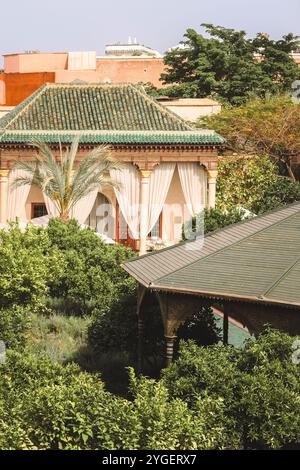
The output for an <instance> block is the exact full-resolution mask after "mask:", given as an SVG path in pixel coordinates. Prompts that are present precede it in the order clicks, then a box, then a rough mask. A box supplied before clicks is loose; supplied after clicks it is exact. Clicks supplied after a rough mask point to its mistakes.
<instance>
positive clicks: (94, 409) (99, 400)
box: [0, 353, 134, 450]
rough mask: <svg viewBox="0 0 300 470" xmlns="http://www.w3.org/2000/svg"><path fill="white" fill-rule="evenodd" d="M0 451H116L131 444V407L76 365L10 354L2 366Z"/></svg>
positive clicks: (95, 377) (0, 378) (0, 368)
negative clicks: (64, 364)
mask: <svg viewBox="0 0 300 470" xmlns="http://www.w3.org/2000/svg"><path fill="white" fill-rule="evenodd" d="M0 371H1V376H0V394H1V400H0V403H1V405H0V408H1V417H0V448H1V449H65V450H67V449H75V450H76V449H114V448H126V447H129V446H130V445H131V441H132V436H131V434H132V433H133V432H134V431H133V430H132V431H131V429H132V427H131V424H132V418H131V413H130V409H131V404H130V402H127V401H125V400H122V399H119V398H114V397H113V396H112V395H111V394H109V393H107V392H105V390H104V388H103V384H102V382H101V381H100V380H99V378H98V377H97V376H93V375H91V374H87V373H83V372H80V370H79V368H78V367H76V366H74V365H68V366H64V367H63V366H60V365H59V364H57V363H53V362H51V361H50V360H49V359H46V358H43V357H39V358H35V357H34V356H31V355H28V354H23V355H22V356H21V355H19V354H17V353H9V354H8V360H7V362H6V364H3V365H1V366H0Z"/></svg>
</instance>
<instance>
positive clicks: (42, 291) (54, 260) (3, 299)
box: [0, 225, 64, 310]
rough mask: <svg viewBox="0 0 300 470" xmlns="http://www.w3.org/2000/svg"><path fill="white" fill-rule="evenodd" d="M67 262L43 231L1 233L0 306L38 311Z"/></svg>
mask: <svg viewBox="0 0 300 470" xmlns="http://www.w3.org/2000/svg"><path fill="white" fill-rule="evenodd" d="M63 268H64V260H63V256H62V254H61V253H60V252H59V250H58V249H57V248H55V247H54V246H52V245H51V241H50V240H49V237H48V234H47V232H46V231H44V230H43V229H39V228H34V227H27V228H26V229H25V230H24V231H22V230H20V228H19V227H18V226H17V225H12V227H11V229H10V230H9V231H4V230H0V305H1V306H10V305H20V306H28V307H30V308H31V309H32V310H38V309H40V308H41V307H42V306H43V305H44V298H45V296H46V295H47V293H48V292H49V289H50V288H52V287H53V286H54V285H56V282H57V279H58V278H59V277H60V276H61V275H62V273H63Z"/></svg>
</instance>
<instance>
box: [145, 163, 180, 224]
mask: <svg viewBox="0 0 300 470" xmlns="http://www.w3.org/2000/svg"><path fill="white" fill-rule="evenodd" d="M175 167H176V164H175V163H161V164H160V165H158V166H156V167H155V168H154V170H153V171H152V173H151V176H150V181H149V212H148V231H147V233H149V232H150V231H151V230H152V229H153V227H154V225H155V223H156V222H157V220H158V218H159V216H160V213H161V211H162V209H163V205H164V203H165V200H166V197H167V194H168V191H169V188H170V184H171V181H172V178H173V174H174V170H175Z"/></svg>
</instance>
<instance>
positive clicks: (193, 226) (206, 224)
mask: <svg viewBox="0 0 300 470" xmlns="http://www.w3.org/2000/svg"><path fill="white" fill-rule="evenodd" d="M244 218H245V211H243V210H242V209H239V208H234V207H229V208H228V209H226V210H221V209H204V210H203V211H202V213H201V214H199V215H198V216H197V217H192V218H191V219H190V220H189V221H188V222H186V223H185V224H184V225H183V227H182V238H183V240H192V239H193V238H194V237H195V236H196V234H197V231H199V228H201V225H202V223H203V231H204V233H209V232H214V231H215V230H218V229H220V228H223V227H226V226H227V225H231V224H235V223H237V222H241V220H243V219H244Z"/></svg>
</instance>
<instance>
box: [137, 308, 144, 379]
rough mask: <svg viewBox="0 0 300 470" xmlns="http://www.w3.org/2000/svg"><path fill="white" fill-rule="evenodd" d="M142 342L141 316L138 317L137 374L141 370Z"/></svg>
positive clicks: (142, 324) (142, 325)
mask: <svg viewBox="0 0 300 470" xmlns="http://www.w3.org/2000/svg"><path fill="white" fill-rule="evenodd" d="M143 342H144V321H143V319H142V317H141V316H139V319H138V374H141V373H142V371H143Z"/></svg>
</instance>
